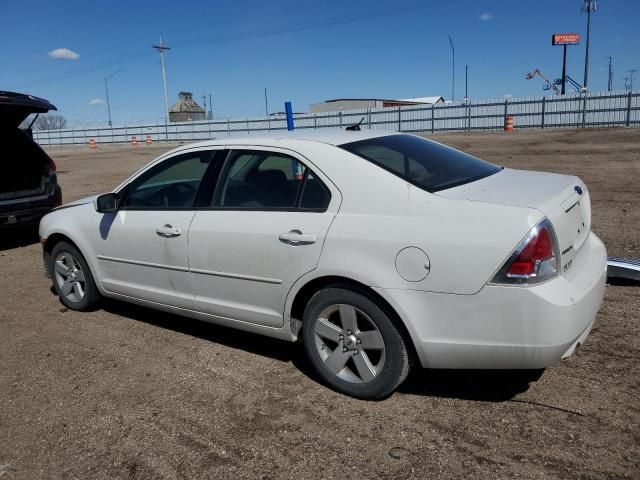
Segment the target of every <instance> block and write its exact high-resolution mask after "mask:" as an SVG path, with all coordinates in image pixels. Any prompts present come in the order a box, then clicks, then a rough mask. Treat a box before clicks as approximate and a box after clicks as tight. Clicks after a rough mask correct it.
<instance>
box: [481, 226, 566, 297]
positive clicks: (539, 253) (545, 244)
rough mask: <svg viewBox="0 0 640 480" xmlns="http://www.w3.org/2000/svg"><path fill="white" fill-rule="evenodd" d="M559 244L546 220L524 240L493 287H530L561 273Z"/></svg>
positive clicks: (494, 280) (498, 274) (499, 272)
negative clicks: (504, 285) (559, 270)
mask: <svg viewBox="0 0 640 480" xmlns="http://www.w3.org/2000/svg"><path fill="white" fill-rule="evenodd" d="M558 257H559V255H558V242H557V240H556V235H555V232H554V230H553V226H552V225H551V222H549V220H547V219H546V218H545V219H544V220H542V221H541V222H540V223H538V224H537V225H536V226H535V227H533V228H532V229H531V230H530V231H529V233H528V234H527V236H526V237H525V238H523V239H522V240H521V241H520V243H519V244H518V246H517V247H516V249H515V250H514V252H513V253H512V254H511V256H510V257H509V260H507V261H506V262H505V264H504V265H503V266H502V267H501V268H500V270H498V273H496V274H495V276H494V277H493V279H492V280H491V283H498V284H508V285H531V284H536V283H540V282H543V281H545V280H548V279H550V278H552V277H554V276H555V275H557V273H558Z"/></svg>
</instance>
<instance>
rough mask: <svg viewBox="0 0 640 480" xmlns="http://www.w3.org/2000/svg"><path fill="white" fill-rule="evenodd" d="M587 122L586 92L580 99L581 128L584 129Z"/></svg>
mask: <svg viewBox="0 0 640 480" xmlns="http://www.w3.org/2000/svg"><path fill="white" fill-rule="evenodd" d="M586 121H587V92H585V93H584V97H583V98H582V128H584V126H585V123H586Z"/></svg>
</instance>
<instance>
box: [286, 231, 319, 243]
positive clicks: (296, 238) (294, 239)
mask: <svg viewBox="0 0 640 480" xmlns="http://www.w3.org/2000/svg"><path fill="white" fill-rule="evenodd" d="M279 238H280V241H281V242H283V243H288V244H289V245H309V244H312V243H316V236H315V235H309V234H307V233H302V232H301V231H300V230H291V231H290V232H288V233H281V234H280V237H279Z"/></svg>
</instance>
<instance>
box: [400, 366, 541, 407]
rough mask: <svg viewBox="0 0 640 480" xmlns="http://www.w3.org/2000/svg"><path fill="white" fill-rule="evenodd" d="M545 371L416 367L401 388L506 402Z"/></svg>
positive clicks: (425, 394) (464, 398)
mask: <svg viewBox="0 0 640 480" xmlns="http://www.w3.org/2000/svg"><path fill="white" fill-rule="evenodd" d="M543 373H544V370H429V369H415V371H414V372H413V373H412V374H411V375H410V376H409V378H407V380H406V381H405V382H404V383H403V384H402V385H401V386H400V388H399V389H398V391H399V392H403V393H406V394H411V395H421V396H429V397H442V398H457V399H460V400H475V401H484V402H506V401H508V400H511V399H512V398H514V397H515V396H516V395H518V394H521V393H523V392H526V391H527V390H528V389H529V387H530V385H531V383H532V382H536V381H537V380H539V379H540V377H541V376H542V374H543Z"/></svg>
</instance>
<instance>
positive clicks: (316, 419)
mask: <svg viewBox="0 0 640 480" xmlns="http://www.w3.org/2000/svg"><path fill="white" fill-rule="evenodd" d="M435 138H436V139H438V140H441V141H443V142H445V143H447V144H450V145H452V146H455V147H458V148H461V149H463V150H465V151H468V152H470V153H473V154H476V155H478V156H480V157H482V158H485V159H487V160H490V161H493V162H495V163H498V164H501V165H505V166H510V167H518V168H529V169H534V170H547V171H554V172H561V173H572V174H577V175H579V176H580V177H581V178H582V179H583V180H584V181H585V182H586V183H587V185H588V186H589V188H590V192H591V196H592V202H593V228H594V230H595V231H596V233H597V234H598V235H600V237H601V238H602V239H603V240H604V241H605V243H606V245H607V248H608V251H609V254H611V255H620V256H627V257H634V258H639V257H640V235H639V234H638V225H640V209H639V208H638V207H639V206H640V185H639V183H638V178H640V129H602V130H599V129H589V130H585V131H575V130H553V131H547V132H538V131H536V132H534V131H522V132H519V131H516V132H515V133H513V134H504V133H486V134H485V133H478V134H476V133H474V134H446V135H444V134H443V135H437V136H435ZM167 148H168V147H167V146H166V145H153V146H145V145H139V146H138V147H137V148H134V147H131V146H104V145H99V148H98V150H97V151H90V150H89V149H88V148H87V147H73V148H68V147H65V148H63V147H50V148H48V151H49V152H50V154H51V155H52V157H53V158H54V159H55V160H56V161H57V162H58V171H59V180H60V183H61V184H62V187H63V191H64V197H65V200H66V201H69V200H72V199H75V198H79V197H82V196H85V195H89V194H93V193H98V192H103V191H107V190H109V189H110V188H112V187H114V186H115V185H117V184H118V183H119V182H120V181H121V180H122V179H124V178H125V177H126V176H128V175H129V174H130V173H132V172H133V171H134V170H135V169H137V168H138V167H140V166H142V165H143V164H144V163H145V162H147V161H148V160H150V159H152V158H153V157H155V156H156V155H158V154H159V153H161V152H162V151H164V150H166V149H167ZM0 266H1V268H2V275H1V277H0V292H1V293H0V305H1V307H0V478H1V480H5V479H7V480H8V479H17V478H20V479H37V478H80V479H86V478H92V479H93V478H97V479H102V478H104V479H107V478H132V479H156V478H157V479H180V478H228V477H231V476H234V477H243V478H263V479H275V478H292V477H297V478H339V477H342V478H344V477H362V478H443V479H447V478H515V477H519V478H581V479H616V478H636V479H637V478H640V363H639V359H640V328H639V320H638V317H639V313H640V287H639V286H637V285H615V286H613V285H612V286H609V287H608V288H607V292H606V297H605V302H604V304H603V307H602V309H601V311H600V313H599V315H598V318H597V321H596V324H595V327H594V329H593V332H592V334H591V335H590V337H589V338H588V340H587V342H586V343H585V345H584V346H583V347H582V348H581V349H579V350H578V351H577V353H576V354H575V355H574V356H572V357H570V358H569V359H567V360H565V361H562V362H560V363H559V364H558V365H556V366H554V367H553V368H550V369H547V370H546V371H545V372H543V373H541V374H540V373H539V374H538V375H528V374H527V375H525V374H522V373H517V372H516V373H505V372H487V371H462V372H451V371H427V370H422V371H416V372H414V373H413V374H412V376H411V377H410V378H409V379H408V381H407V382H406V383H405V384H404V385H403V386H402V387H401V388H400V390H399V391H398V392H397V393H396V394H394V395H393V396H391V397H390V398H388V399H386V400H384V401H380V402H364V401H359V400H354V399H351V398H347V397H344V396H342V395H339V394H337V393H335V392H332V391H331V390H328V389H327V388H325V387H323V386H322V385H320V384H319V383H318V382H317V381H316V378H315V377H314V375H313V373H312V372H311V371H310V368H309V365H308V363H307V362H306V360H305V357H304V354H303V350H302V348H301V347H300V346H299V345H294V344H289V343H284V342H280V341H276V340H272V339H268V338H263V337H258V336H255V335H251V334H247V333H242V332H238V331H234V330H229V329H225V328H221V327H217V326H213V325H209V324H205V323H201V322H197V321H194V320H189V319H185V318H180V317H177V316H174V315H169V314H164V313H159V312H155V311H151V310H147V309H144V308H140V307H135V306H131V305H127V304H124V303H118V302H104V303H103V305H102V308H101V309H99V310H97V311H95V312H92V313H78V312H73V311H68V310H66V309H64V308H63V307H62V305H61V304H60V303H59V302H58V300H57V298H56V297H55V296H54V295H53V294H52V293H51V290H50V281H49V280H46V279H45V278H44V277H43V269H42V260H41V253H40V246H39V245H38V244H37V238H35V237H34V236H33V235H29V234H28V232H20V233H8V232H1V233H0ZM536 377H539V378H536Z"/></svg>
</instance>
